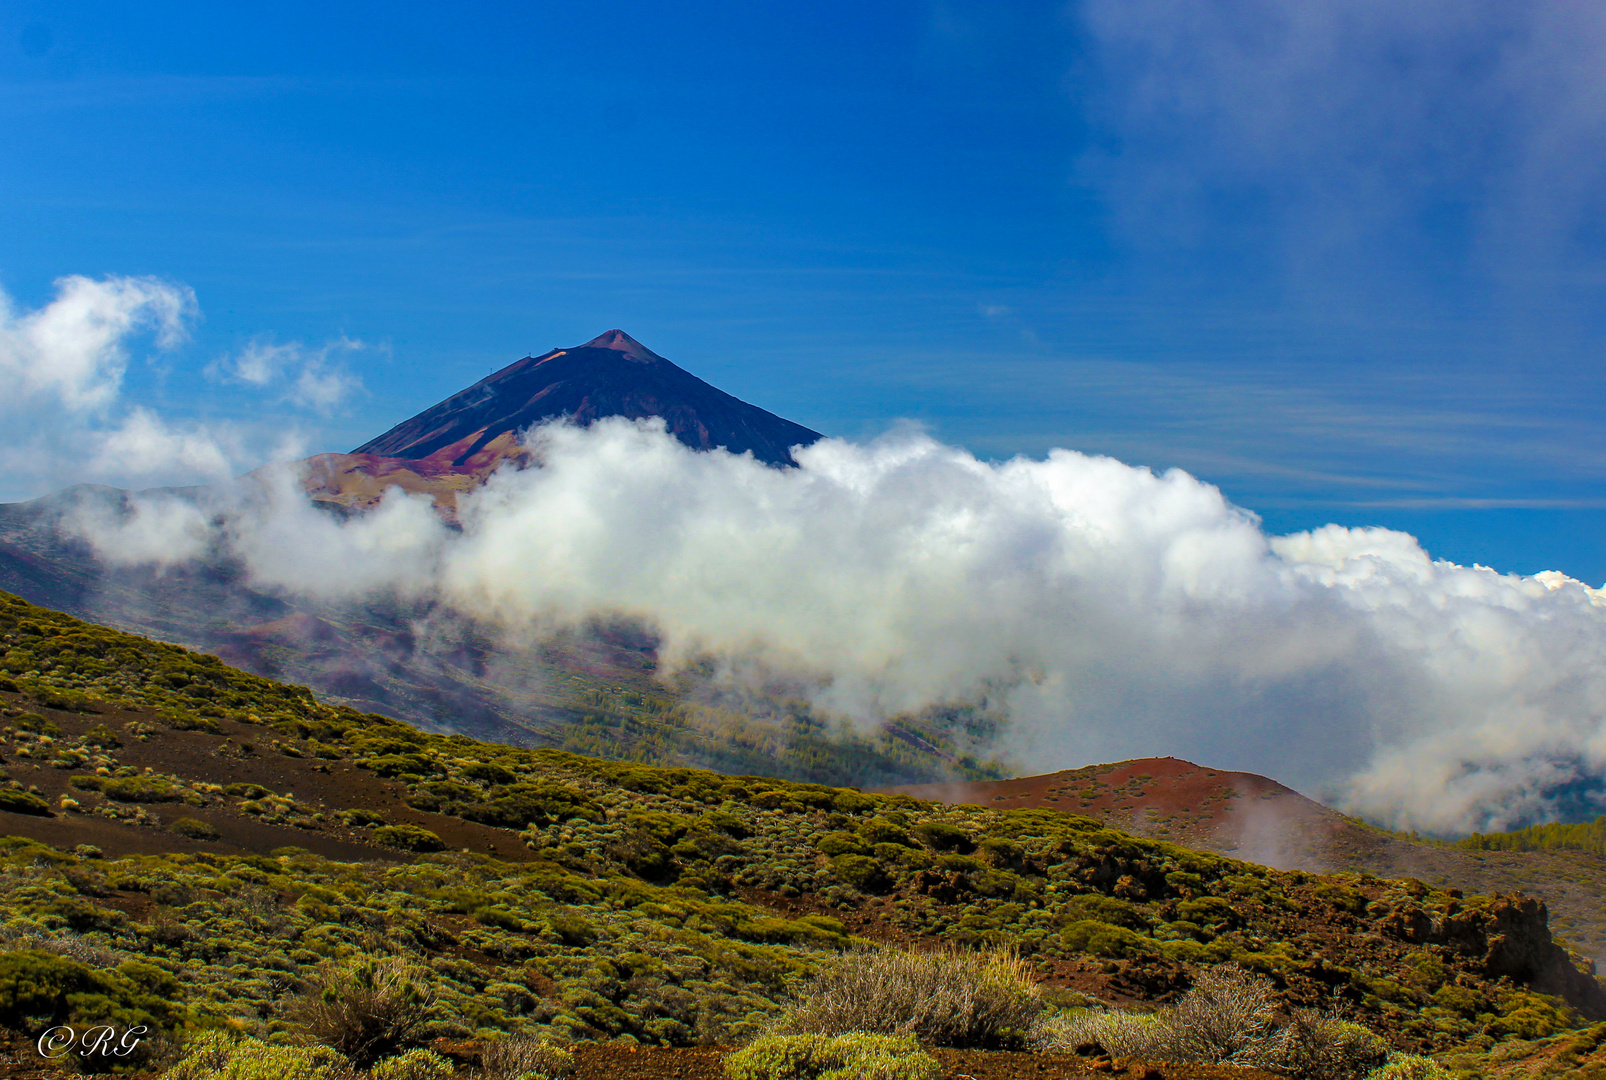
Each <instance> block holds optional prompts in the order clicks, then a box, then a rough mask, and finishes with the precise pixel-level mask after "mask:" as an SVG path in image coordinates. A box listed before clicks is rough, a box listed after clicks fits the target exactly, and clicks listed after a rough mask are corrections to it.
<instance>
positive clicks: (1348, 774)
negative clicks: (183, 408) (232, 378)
mask: <svg viewBox="0 0 1606 1080" xmlns="http://www.w3.org/2000/svg"><path fill="white" fill-rule="evenodd" d="M532 440H533V442H534V444H535V446H536V449H537V451H538V453H539V455H540V457H541V459H542V460H543V461H544V462H545V464H544V465H543V467H541V468H537V469H529V470H525V471H522V472H520V471H504V472H501V473H498V474H497V475H496V476H494V477H493V478H492V480H491V482H490V483H489V484H488V485H487V486H486V487H485V488H484V489H483V490H482V491H480V492H478V493H476V494H474V495H471V496H469V497H467V498H465V499H464V500H463V501H462V510H461V524H462V529H461V531H460V532H455V531H452V530H449V529H447V528H446V527H444V526H443V525H442V524H441V523H440V521H439V520H438V519H437V517H436V516H435V514H434V513H433V511H432V510H431V509H430V508H429V505H428V504H427V502H426V501H424V500H422V499H420V498H417V497H410V496H407V495H405V494H403V493H400V492H393V493H392V495H391V497H389V498H388V499H386V501H385V502H384V503H383V504H382V505H381V506H380V507H379V509H378V510H376V511H375V512H374V513H372V514H371V515H368V516H366V517H361V518H356V519H352V520H342V519H337V518H335V517H333V516H330V515H327V514H324V513H323V512H321V511H319V510H316V509H314V508H313V507H312V506H310V505H309V504H308V503H307V501H306V500H305V498H304V496H302V495H301V494H300V491H299V488H298V487H297V485H296V484H295V481H294V477H293V476H291V475H290V474H288V473H281V474H279V475H278V476H277V477H276V478H275V479H274V480H272V481H271V482H270V483H269V485H268V486H267V487H266V488H264V489H262V491H261V492H259V494H258V495H257V496H255V497H253V498H251V499H249V500H246V501H245V502H243V503H241V504H240V505H239V506H237V507H236V508H234V509H233V510H232V511H231V512H230V513H229V514H228V515H226V517H227V524H226V525H224V526H223V527H222V532H221V533H219V534H218V535H217V536H215V537H213V538H212V539H211V540H210V541H208V542H209V543H211V542H216V543H221V544H224V545H226V546H227V547H228V548H229V549H230V550H232V551H233V552H234V553H235V554H236V555H238V556H239V557H240V558H241V559H243V560H244V562H245V563H246V565H247V566H248V567H249V568H250V573H251V574H252V576H253V578H254V579H255V581H256V583H257V584H258V585H260V586H263V587H267V588H272V589H278V590H284V591H287V592H291V593H301V594H306V595H310V596H317V597H319V598H321V599H324V600H328V599H331V598H346V599H352V600H356V599H361V598H364V597H369V596H372V595H374V594H377V593H394V594H400V595H403V596H410V597H427V598H430V599H434V600H439V601H442V602H444V603H446V604H448V605H450V606H451V607H452V608H454V609H455V610H457V611H459V612H461V613H463V614H465V615H468V616H471V617H472V618H474V619H476V620H479V621H481V622H483V623H485V624H488V625H492V626H497V627H500V628H502V629H503V630H504V631H505V632H508V633H513V634H518V635H521V636H522V635H540V634H543V633H547V632H550V631H552V630H555V629H557V628H559V627H566V626H578V625H583V624H584V623H585V622H586V620H588V619H591V618H593V617H595V616H628V617H632V618H638V619H641V620H644V621H645V622H647V623H649V624H651V625H652V626H654V627H655V628H656V629H657V631H658V633H660V634H661V635H662V639H663V655H664V656H665V658H666V659H667V661H668V662H669V663H670V664H675V663H678V662H684V661H688V660H691V659H694V658H700V657H709V656H712V657H715V658H720V659H724V660H727V661H731V662H732V664H733V666H738V667H739V666H747V667H754V668H759V669H762V670H768V671H781V672H787V673H792V674H796V675H799V676H802V677H804V678H806V679H808V680H810V681H812V683H813V684H814V685H816V686H819V687H820V688H821V690H820V694H821V697H822V699H823V703H824V704H826V705H827V706H829V707H832V708H834V709H837V710H839V711H841V712H844V713H846V714H848V715H851V716H854V717H857V718H859V719H860V720H862V721H866V722H873V721H875V720H876V719H878V718H880V717H882V716H885V715H889V714H892V713H896V712H899V711H902V710H907V709H913V708H918V707H921V706H923V705H928V704H933V703H937V702H942V701H947V700H954V699H958V698H965V697H968V696H972V695H975V694H977V693H978V692H988V693H990V694H991V696H992V700H993V701H995V702H997V703H999V704H1002V705H1003V706H1005V707H1006V708H1007V709H1008V712H1009V714H1010V716H1011V734H1010V739H1011V740H1012V743H1011V748H1012V750H1013V751H1014V754H1015V757H1016V759H1017V760H1018V761H1019V762H1021V763H1023V764H1025V765H1028V766H1029V769H1030V771H1042V770H1047V769H1052V768H1058V767H1065V766H1072V765H1080V764H1084V763H1086V762H1088V761H1095V760H1112V759H1115V758H1119V757H1128V756H1135V755H1149V754H1176V755H1179V756H1185V757H1192V758H1196V759H1200V760H1203V761H1205V762H1208V763H1210V764H1215V765H1219V766H1230V767H1238V768H1253V769H1255V770H1256V771H1260V772H1264V773H1269V774H1271V775H1274V776H1277V777H1279V778H1282V779H1286V780H1292V781H1294V782H1296V783H1299V784H1302V785H1304V786H1306V787H1308V788H1315V789H1317V790H1320V791H1324V792H1325V793H1328V794H1330V795H1332V796H1336V797H1337V798H1339V799H1340V800H1341V802H1342V803H1343V805H1345V806H1347V807H1348V808H1349V809H1351V810H1354V811H1357V812H1360V813H1363V814H1365V815H1366V816H1367V817H1369V818H1371V819H1373V820H1377V821H1382V822H1386V823H1388V824H1390V825H1394V826H1399V827H1406V828H1418V829H1425V830H1433V831H1440V832H1443V831H1454V830H1459V829H1466V828H1472V827H1491V826H1501V825H1505V824H1509V823H1512V822H1517V821H1523V820H1528V819H1530V818H1532V817H1535V816H1543V815H1545V814H1547V813H1549V812H1553V811H1555V810H1556V808H1557V806H1558V803H1557V799H1558V798H1560V797H1561V796H1560V795H1559V794H1558V792H1562V791H1566V792H1571V793H1573V794H1574V795H1576V793H1577V791H1578V790H1579V788H1580V785H1581V784H1582V785H1584V786H1585V787H1587V785H1588V783H1589V781H1590V779H1591V778H1593V777H1599V776H1602V775H1603V774H1606V596H1603V595H1602V593H1600V592H1598V591H1596V590H1592V589H1589V588H1588V587H1586V586H1584V585H1583V584H1581V583H1579V582H1576V581H1572V580H1570V579H1567V578H1564V577H1562V576H1561V575H1557V574H1550V575H1539V576H1536V577H1531V578H1521V577H1515V576H1511V575H1502V574H1499V573H1497V572H1495V571H1493V570H1489V569H1485V568H1482V567H1472V568H1468V567H1462V566H1456V565H1453V564H1450V563H1445V562H1435V561H1434V560H1432V559H1431V558H1430V557H1429V556H1428V555H1427V554H1426V553H1425V552H1423V551H1422V549H1421V548H1420V546H1419V545H1418V544H1417V543H1416V541H1415V540H1413V539H1412V538H1411V537H1409V536H1407V535H1404V534H1402V533H1397V532H1390V531H1388V530H1382V529H1345V528H1340V527H1337V526H1329V527H1328V528H1325V529H1321V530H1318V531H1315V532H1310V533H1299V534H1295V535H1292V536H1284V537H1270V536H1267V535H1265V534H1264V533H1263V532H1262V531H1261V529H1260V527H1259V525H1258V522H1257V520H1256V518H1255V517H1254V516H1253V515H1252V514H1250V513H1248V512H1246V511H1244V510H1242V509H1240V508H1238V507H1235V506H1233V505H1232V504H1230V503H1229V502H1228V501H1227V500H1226V499H1225V498H1224V497H1223V496H1222V494H1221V492H1220V491H1219V490H1217V489H1216V488H1214V487H1212V486H1211V485H1209V484H1205V483H1202V482H1201V481H1199V480H1197V479H1195V478H1194V477H1192V476H1189V475H1188V474H1186V473H1184V472H1181V471H1175V470H1174V471H1171V472H1168V473H1165V474H1163V475H1155V474H1154V473H1152V472H1150V471H1148V470H1146V469H1141V468H1134V467H1132V466H1128V465H1125V464H1122V463H1121V462H1119V461H1115V460H1113V459H1110V458H1104V457H1091V456H1087V455H1083V454H1078V453H1074V452H1072V451H1068V450H1057V451H1054V452H1053V453H1051V454H1050V455H1049V456H1048V457H1047V458H1046V459H1045V460H1027V459H1017V460H1013V461H1008V462H1004V463H1001V464H993V463H987V462H983V461H980V460H978V459H976V458H975V457H973V456H971V455H970V454H968V453H966V452H965V451H963V450H960V449H957V448H954V447H950V446H945V445H942V444H941V443H938V442H936V441H934V440H932V439H930V438H927V437H925V436H924V435H921V434H918V433H907V432H906V433H902V434H898V435H895V436H892V437H889V438H886V439H883V440H881V441H878V442H875V443H872V444H869V445H856V444H853V443H848V442H842V441H838V440H826V441H824V442H821V443H819V444H816V445H815V446H813V447H810V448H808V449H806V450H804V451H802V453H801V454H800V455H799V460H800V462H801V468H798V469H795V470H776V469H770V468H767V467H765V466H764V465H762V464H759V463H756V462H754V461H752V460H751V459H749V458H745V457H738V456H733V455H730V454H727V453H724V452H714V453H699V452H695V451H692V450H689V449H687V448H686V447H684V446H682V445H681V444H680V443H678V442H677V441H675V440H674V439H673V438H672V437H670V436H668V435H666V434H665V433H664V432H663V430H662V427H661V425H659V424H658V423H656V422H652V421H646V422H641V423H633V422H627V421H623V420H610V421H605V422H602V423H599V424H597V425H595V426H593V427H591V428H589V429H576V428H573V427H569V426H564V425H561V424H560V425H549V426H546V427H544V428H541V429H539V430H538V431H536V432H534V433H533V435H532ZM164 520H166V521H171V522H172V523H174V525H175V527H176V528H177V529H178V530H179V532H180V535H179V537H178V538H177V539H176V540H175V542H174V543H173V544H171V545H166V546H164V545H162V544H160V543H158V542H156V541H154V540H153V539H152V532H153V529H157V528H159V527H160V525H161V524H162V522H163V521H164ZM195 528H196V520H195V519H193V518H185V517H184V516H183V515H181V514H174V513H172V512H171V511H169V512H168V516H167V518H165V519H164V518H162V517H161V516H160V515H159V514H157V513H156V512H154V511H153V512H152V513H150V514H148V515H147V516H146V517H145V518H143V519H140V518H135V519H131V520H130V522H129V523H128V524H127V525H126V526H116V525H112V524H110V523H106V524H105V527H104V528H103V529H102V530H101V531H100V532H99V533H98V534H97V535H96V537H95V541H96V543H97V544H98V545H99V546H100V547H101V548H102V549H103V550H104V551H106V552H107V553H109V554H116V555H118V557H121V558H128V557H129V553H130V552H131V551H139V550H144V551H153V550H161V551H167V552H171V551H175V550H180V549H181V548H182V545H183V544H185V543H188V544H189V545H190V547H191V548H192V549H194V548H195V547H196V546H197V545H198V543H199V541H198V540H197V537H196V533H195ZM168 557H170V556H168Z"/></svg>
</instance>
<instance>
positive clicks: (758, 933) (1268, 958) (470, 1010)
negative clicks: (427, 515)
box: [0, 597, 1606, 1075]
mask: <svg viewBox="0 0 1606 1080" xmlns="http://www.w3.org/2000/svg"><path fill="white" fill-rule="evenodd" d="M0 645H3V646H4V649H5V652H4V653H3V654H0V655H3V663H0V666H3V667H4V669H5V670H6V671H7V672H9V673H11V674H10V676H9V681H7V682H0V701H3V703H4V706H3V712H4V726H3V728H0V735H3V736H4V742H3V744H0V758H3V761H4V768H5V772H6V774H7V776H8V777H9V780H8V782H7V783H8V786H7V787H5V788H0V823H3V828H4V833H5V834H6V836H7V839H5V840H3V841H0V849H3V854H0V869H3V873H0V905H3V907H4V912H5V918H4V920H3V922H0V934H3V935H4V939H5V946H6V948H7V949H8V950H12V951H16V950H36V951H37V950H43V952H44V953H45V954H48V955H49V956H51V957H55V958H57V959H55V960H52V961H50V962H51V963H55V964H58V965H59V964H67V965H71V964H80V965H87V969H86V970H87V971H88V972H89V973H92V972H94V971H100V972H107V973H113V974H107V975H105V976H97V977H99V978H102V980H103V981H105V980H110V981H109V982H106V985H105V986H104V987H103V990H104V992H105V993H106V994H111V995H113V996H114V997H115V996H116V995H122V999H126V1000H124V1007H126V1008H129V1009H135V1010H139V1009H143V1010H145V1011H146V1012H148V1013H150V1014H151V1015H152V1017H153V1019H154V1020H155V1021H156V1022H160V1023H165V1024H172V1023H177V1022H180V1021H181V1020H183V1019H184V1018H186V1017H187V1018H190V1019H192V1020H199V1019H203V1018H207V1017H211V1018H215V1020H216V1021H226V1022H228V1023H232V1024H239V1025H244V1026H245V1027H246V1028H248V1029H250V1030H255V1031H260V1032H263V1033H271V1032H273V1031H276V1030H282V1029H284V1027H285V1025H286V1023H287V1020H286V1015H285V1012H284V1010H285V1008H286V1007H287V1006H286V1002H287V1001H289V1000H290V999H291V998H292V997H293V995H294V993H295V991H296V990H297V988H298V987H301V986H303V985H305V984H306V983H307V980H309V979H310V978H311V977H312V976H313V974H314V973H315V971H316V970H317V967H318V965H319V964H320V963H321V962H322V961H324V960H325V959H326V958H328V957H332V956H337V955H345V954H349V953H350V952H351V951H352V950H359V951H366V952H369V953H379V954H397V955H404V956H408V957H412V958H416V959H417V960H419V961H421V962H423V964H424V965H425V967H426V968H427V970H428V971H429V973H430V974H429V978H430V979H431V980H433V983H432V987H431V989H432V990H433V991H434V992H435V994H436V995H437V1006H436V1012H435V1016H434V1019H433V1020H432V1022H431V1027H430V1035H431V1036H432V1037H437V1038H444V1039H465V1038H472V1037H474V1036H475V1035H476V1034H478V1035H484V1034H487V1033H489V1032H493V1031H528V1032H534V1033H545V1034H551V1035H556V1036H560V1037H563V1038H579V1039H596V1038H605V1037H614V1036H617V1035H620V1034H628V1035H630V1036H631V1037H632V1038H633V1039H635V1040H636V1041H638V1042H640V1043H642V1044H646V1045H687V1044H692V1043H697V1042H700V1041H714V1042H720V1041H729V1040H732V1039H736V1038H738V1037H740V1036H741V1035H743V1034H744V1033H748V1032H752V1031H754V1030H755V1029H756V1027H757V1026H758V1025H760V1024H762V1023H763V1022H764V1020H765V1018H766V1017H768V1016H770V1015H772V1014H773V1013H774V1012H775V1010H776V1009H777V1008H778V1007H779V1001H780V1000H781V999H782V998H783V997H784V995H785V992H786V989H787V987H789V986H791V985H794V984H795V983H796V981H797V980H798V979H799V978H801V977H802V976H803V975H805V974H806V973H807V972H809V971H811V970H813V969H814V968H815V967H817V966H818V965H819V964H821V963H823V962H826V961H827V960H828V959H829V958H830V957H831V956H832V955H833V954H834V952H835V951H836V950H839V949H842V948H845V947H849V946H851V945H852V944H853V943H854V942H855V941H863V940H868V941H877V942H906V943H917V944H922V943H923V944H929V945H936V944H939V943H940V944H949V945H982V944H992V945H1006V946H1010V947H1013V948H1015V949H1018V950H1019V951H1020V952H1021V954H1023V955H1024V956H1026V957H1027V958H1028V959H1029V960H1030V962H1031V964H1032V965H1033V967H1034V969H1035V970H1036V972H1037V973H1038V975H1039V976H1040V978H1041V979H1042V980H1043V981H1044V982H1046V983H1047V984H1048V985H1050V986H1051V987H1056V988H1058V990H1057V991H1056V993H1059V994H1061V995H1063V997H1062V1000H1064V1001H1066V1002H1068V1003H1070V1002H1076V1001H1083V1000H1087V997H1085V996H1084V995H1091V996H1094V997H1097V998H1100V999H1103V1000H1106V1001H1110V1002H1114V1003H1132V1002H1139V1003H1141V1002H1157V1001H1163V1000H1167V999H1170V998H1173V997H1175V996H1176V995H1177V994H1178V993H1179V992H1180V991H1181V990H1182V989H1183V988H1185V987H1186V986H1187V985H1188V982H1189V980H1190V978H1191V977H1192V973H1194V972H1196V971H1198V970H1199V969H1200V968H1201V966H1205V965H1210V964H1214V963H1219V962H1222V961H1228V960H1232V961H1236V962H1238V963H1239V964H1242V965H1244V966H1246V967H1249V968H1251V969H1253V970H1256V971H1261V972H1265V973H1267V974H1268V975H1270V976H1271V977H1272V978H1273V979H1274V980H1275V982H1276V985H1277V987H1278V993H1279V994H1280V996H1281V997H1282V998H1283V1000H1284V1001H1285V1002H1286V1003H1288V1004H1290V1005H1295V1004H1302V1005H1312V1006H1319V1007H1323V1008H1329V1009H1334V1010H1336V1011H1338V1012H1340V1013H1342V1014H1343V1015H1345V1016H1349V1017H1352V1018H1354V1019H1357V1020H1359V1021H1361V1022H1363V1023H1365V1024H1367V1025H1369V1026H1370V1027H1372V1028H1373V1029H1374V1030H1377V1031H1378V1032H1380V1033H1381V1034H1383V1035H1384V1036H1385V1037H1386V1038H1387V1039H1388V1040H1389V1041H1390V1042H1391V1043H1392V1044H1393V1045H1395V1046H1397V1047H1400V1048H1421V1049H1432V1050H1444V1051H1448V1050H1452V1049H1454V1048H1456V1047H1461V1048H1463V1050H1464V1051H1465V1050H1467V1048H1471V1049H1472V1050H1476V1049H1478V1048H1480V1047H1486V1046H1491V1045H1494V1044H1495V1043H1497V1042H1502V1041H1505V1040H1511V1039H1517V1038H1525V1039H1538V1038H1544V1037H1547V1036H1550V1035H1554V1034H1556V1033H1558V1032H1560V1031H1563V1030H1566V1029H1567V1028H1569V1027H1571V1026H1573V1025H1575V1024H1577V1023H1579V1022H1580V1021H1581V1020H1582V1019H1584V1018H1606V992H1603V990H1602V988H1601V986H1600V984H1599V983H1597V982H1596V981H1595V980H1594V979H1592V978H1590V977H1588V976H1586V975H1584V974H1583V973H1581V972H1579V971H1578V970H1577V969H1575V968H1574V967H1573V966H1572V965H1571V964H1570V963H1569V962H1568V959H1567V957H1566V954H1565V953H1564V952H1563V951H1562V950H1561V949H1560V948H1558V947H1556V946H1555V945H1553V944H1552V943H1551V940H1550V935H1549V931H1548V930H1547V928H1546V923H1545V917H1546V916H1545V909H1544V906H1543V904H1541V903H1539V902H1537V901H1535V900H1531V899H1524V898H1521V897H1495V898H1485V897H1469V896H1463V895H1461V894H1460V893H1458V892H1456V891H1454V890H1444V889H1438V888H1434V887H1431V886H1429V885H1426V884H1423V883H1421V882H1418V881H1411V880H1403V881H1387V880H1383V879H1379V878H1376V877H1372V876H1369V875H1364V874H1359V875H1358V874H1341V875H1336V876H1321V875H1313V874H1309V873H1303V872H1286V871H1278V870H1273V869H1270V868H1267V867H1264V866H1258V865H1255V864H1252V863H1246V862H1241V861H1239V860H1236V859H1232V858H1227V857H1223V856H1218V855H1212V854H1207V853H1202V852H1197V851H1192V850H1189V849H1187V848H1184V847H1181V846H1178V845H1175V844H1171V843H1168V842H1165V841H1160V840H1153V839H1145V838H1142V837H1136V836H1132V835H1130V834H1126V833H1123V832H1120V831H1118V830H1115V829H1112V828H1109V827H1107V826H1105V825H1104V824H1103V823H1101V822H1098V821H1096V820H1094V819H1092V818H1089V817H1086V816H1083V815H1079V814H1073V813H1064V812H1060V811H1050V810H1035V809H1010V810H1000V809H991V808H980V807H974V806H944V805H942V804H937V803H930V802H924V801H921V800H918V799H915V798H912V797H910V796H907V795H898V794H879V795H878V794H866V793H863V792H860V791H856V790H852V789H847V788H837V787H830V786H826V785H820V784H799V783H791V782H786V781H779V780H772V779H765V778H760V777H755V776H731V775H721V774H718V773H712V772H702V771H697V770H691V769H664V768H654V767H649V766H642V765H633V764H624V763H618V762H608V761H603V760H599V759H595V758H587V757H582V756H579V755H575V754H570V753H565V752H562V751H558V750H551V749H530V748H523V747H513V746H506V745H498V744H493V743H486V742H479V741H476V740H474V739H471V738H468V737H465V736H462V735H439V734H429V733H425V732H421V731H418V730H416V729H414V728H411V727H408V726H407V725H404V724H399V723H396V722H394V721H391V720H388V719H386V718H384V717H380V716H376V715H372V714H363V713H359V712H357V711H355V710H353V709H350V708H347V707H340V706H331V705H327V704H323V703H321V702H319V701H318V700H317V699H316V698H315V697H314V696H313V695H312V694H311V693H310V692H308V691H306V690H305V689H304V688H300V687H293V686H286V685H283V684H279V683H275V682H272V681H269V680H266V679H262V678H260V677H257V676H254V675H250V674H247V673H245V672H241V671H238V670H236V669H233V668H230V667H228V666H227V665H225V664H223V663H221V662H219V661H218V660H216V659H215V658H213V657H208V656H204V655H199V654H195V653H191V652H188V651H186V650H183V649H179V648H177V647H174V646H169V645H164V644H160V643H157V642H153V641H150V640H148V639H144V638H139V637H135V636H131V635H125V634H121V633H118V632H115V631H110V630H106V629H104V628H100V627H95V626H92V625H87V624H84V623H81V622H78V621H77V620H74V619H72V618H70V617H67V616H64V615H60V614H57V613H54V612H50V611H47V610H44V609H40V608H37V607H33V606H31V605H28V604H26V603H24V602H22V601H20V600H17V599H16V598H13V597H0ZM63 970H65V969H63ZM89 973H86V974H83V975H80V976H75V977H79V978H84V979H88V978H90V974H89ZM116 973H121V974H116ZM114 975H115V977H114ZM152 995H155V997H156V998H161V997H163V996H164V995H165V996H167V997H170V998H172V999H173V1001H172V1009H175V1010H177V1011H176V1012H171V1013H170V1014H168V1013H161V1009H160V1008H158V1006H157V1004H155V999H154V998H153V996H152ZM1545 995H1558V996H1545ZM1567 1002H1570V1003H1571V1004H1570V1005H1569V1004H1567ZM158 1014H161V1015H158ZM24 1019H25V1018H22V1017H19V1016H17V1015H15V1014H11V1018H10V1019H9V1020H6V1019H5V1017H4V1016H0V1021H4V1022H7V1023H11V1024H13V1025H17V1024H22V1023H24ZM1179 1075H1180V1074H1179Z"/></svg>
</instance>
